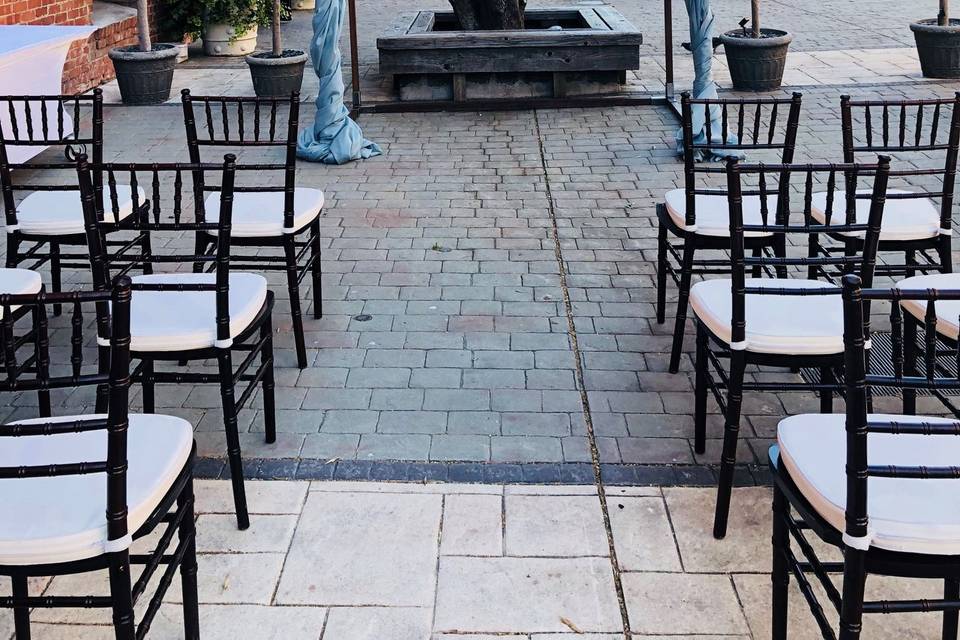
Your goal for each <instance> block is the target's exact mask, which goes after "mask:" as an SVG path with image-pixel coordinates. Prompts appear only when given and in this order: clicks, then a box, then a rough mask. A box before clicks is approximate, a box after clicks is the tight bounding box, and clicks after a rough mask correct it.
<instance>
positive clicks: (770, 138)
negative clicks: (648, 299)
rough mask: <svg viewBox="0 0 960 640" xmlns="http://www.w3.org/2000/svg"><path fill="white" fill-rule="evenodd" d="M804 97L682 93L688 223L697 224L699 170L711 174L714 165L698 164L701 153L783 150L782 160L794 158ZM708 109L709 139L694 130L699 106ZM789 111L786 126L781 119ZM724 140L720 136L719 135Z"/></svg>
mask: <svg viewBox="0 0 960 640" xmlns="http://www.w3.org/2000/svg"><path fill="white" fill-rule="evenodd" d="M802 99H803V96H802V94H800V93H794V94H793V96H792V97H790V98H709V99H707V98H693V97H691V96H690V93H689V92H686V91H685V92H684V93H683V94H681V96H680V111H681V114H680V115H681V118H682V126H681V131H682V136H683V178H684V189H685V190H686V221H685V222H686V224H687V226H694V225H696V223H697V219H696V196H695V193H694V191H695V189H696V188H697V178H698V174H703V173H710V172H711V170H710V168H709V165H710V164H711V163H698V162H697V157H698V156H699V155H700V154H703V153H709V151H710V150H711V149H714V150H725V151H731V152H736V151H763V150H773V151H777V150H779V151H780V158H779V160H780V162H781V163H783V164H790V163H791V162H793V156H794V152H795V151H796V146H797V130H798V128H799V124H800V106H801V102H802ZM696 106H701V107H702V108H703V113H704V115H705V117H704V132H705V133H706V136H705V138H704V139H703V140H700V139H698V138H697V137H696V136H695V135H694V132H693V120H694V111H695V109H694V107H696ZM717 111H719V118H720V127H719V131H718V130H716V127H714V126H713V122H712V119H713V116H716V115H718V114H717ZM783 111H786V112H787V117H786V122H785V124H784V126H783V127H782V128H781V127H779V118H780V117H781V113H782V112H783ZM717 134H719V135H720V138H719V139H716V140H715V137H716V135H717Z"/></svg>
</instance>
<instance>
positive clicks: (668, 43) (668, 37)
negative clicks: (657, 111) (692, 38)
mask: <svg viewBox="0 0 960 640" xmlns="http://www.w3.org/2000/svg"><path fill="white" fill-rule="evenodd" d="M663 47H664V51H663V53H664V57H665V59H664V67H665V68H666V72H667V77H666V78H665V79H664V87H665V89H666V98H667V100H673V97H674V92H673V2H672V0H663Z"/></svg>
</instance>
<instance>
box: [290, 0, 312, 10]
mask: <svg viewBox="0 0 960 640" xmlns="http://www.w3.org/2000/svg"><path fill="white" fill-rule="evenodd" d="M293 8H294V9H295V10H297V11H313V10H314V9H316V8H317V0H293Z"/></svg>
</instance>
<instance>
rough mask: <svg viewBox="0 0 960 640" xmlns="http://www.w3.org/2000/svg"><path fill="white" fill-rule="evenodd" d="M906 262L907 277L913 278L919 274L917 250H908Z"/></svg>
mask: <svg viewBox="0 0 960 640" xmlns="http://www.w3.org/2000/svg"><path fill="white" fill-rule="evenodd" d="M905 262H906V264H907V269H906V274H907V277H908V278H912V277H913V276H915V275H917V252H916V251H915V250H913V249H911V250H910V251H907V255H906V261H905Z"/></svg>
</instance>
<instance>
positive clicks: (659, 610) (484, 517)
mask: <svg viewBox="0 0 960 640" xmlns="http://www.w3.org/2000/svg"><path fill="white" fill-rule="evenodd" d="M248 495H249V497H250V508H251V511H252V512H253V513H254V514H255V515H253V517H252V524H251V528H250V529H249V530H248V531H245V532H241V531H237V529H236V527H235V521H234V518H233V516H232V513H231V505H232V503H231V500H230V489H229V486H228V484H227V483H226V482H223V481H200V482H198V491H197V511H198V514H199V515H198V518H197V527H198V542H197V544H198V549H199V552H200V556H199V565H200V573H199V575H200V602H201V630H202V634H203V637H204V638H205V640H234V639H236V638H243V640H308V639H309V640H494V639H498V640H501V639H503V638H509V639H512V640H528V639H530V640H574V639H575V638H584V639H585V640H621V639H623V638H624V637H625V633H624V631H625V629H627V630H629V631H631V632H632V637H634V638H647V639H653V638H659V639H664V638H667V637H673V638H676V637H684V638H697V639H698V640H708V639H709V640H720V639H721V638H726V639H737V640H747V639H751V638H752V639H755V640H761V639H765V638H768V637H769V632H768V627H769V597H770V596H769V577H768V575H767V574H766V572H767V571H768V567H769V562H770V561H769V557H770V549H769V535H770V533H769V528H770V522H769V520H770V519H769V513H770V492H769V490H768V489H765V488H750V489H738V490H737V492H736V494H735V496H734V505H735V511H734V513H735V515H734V518H733V522H732V527H731V531H730V533H729V536H728V538H727V539H726V540H725V541H722V542H718V541H716V540H714V539H713V538H712V537H711V536H710V534H709V526H710V515H711V514H712V510H713V509H712V505H713V498H714V492H713V491H712V490H710V489H695V488H669V487H665V488H660V487H657V486H646V487H617V488H608V489H607V490H606V499H607V504H608V509H609V523H610V530H611V531H612V538H611V539H612V547H611V539H608V536H607V528H606V527H605V524H604V518H603V511H602V509H601V503H600V499H599V496H598V494H597V491H596V489H595V488H594V487H593V486H550V487H545V486H518V485H457V484H390V483H351V482H314V483H312V484H311V483H308V482H280V481H272V482H251V483H249V484H248ZM138 544H144V543H143V542H141V543H138ZM611 550H613V551H615V553H616V558H617V564H616V566H615V565H614V564H613V562H612V560H611ZM178 583H179V580H175V581H174V584H175V586H174V587H173V588H172V589H171V591H170V592H169V593H168V597H167V603H166V604H164V605H163V607H162V608H161V609H160V613H159V614H158V617H157V619H156V622H155V623H154V626H153V627H152V629H151V635H150V637H151V638H156V639H158V640H165V639H174V638H178V637H181V627H180V625H181V611H180V608H179V606H178V602H179V594H178V591H177V590H178V588H179V587H178V586H176V585H178ZM868 584H869V589H870V592H871V595H872V596H877V597H890V596H891V595H892V594H894V593H897V592H902V589H903V588H904V587H905V586H907V585H905V584H902V583H893V582H891V581H888V580H884V579H877V580H873V579H871V582H869V583H868ZM105 585H106V580H105V577H103V576H99V575H98V576H87V577H83V578H77V577H72V578H56V579H54V580H52V581H48V580H37V581H35V583H34V585H33V588H34V589H35V591H37V592H40V591H42V592H43V593H47V594H65V593H71V594H74V595H81V594H99V593H103V592H104V589H105ZM911 586H912V593H913V595H914V596H917V595H918V594H921V595H922V594H926V593H927V591H926V590H925V589H926V587H925V586H920V587H919V591H918V587H917V586H916V585H911ZM7 588H8V587H7V585H6V584H4V585H2V586H0V593H4V590H5V589H7ZM938 589H939V587H938V586H937V585H933V584H931V585H930V588H929V595H930V596H931V597H935V596H936V592H937V590H938ZM618 593H622V595H623V606H621V603H620V601H619V599H618ZM793 596H794V600H793V602H794V604H795V605H796V606H795V607H794V608H793V612H792V619H791V638H796V639H797V640H808V639H809V640H813V639H814V638H817V637H819V636H818V634H817V633H816V628H815V625H814V624H813V621H812V618H810V617H809V615H808V614H807V613H806V611H805V609H804V608H803V603H802V601H801V598H800V596H799V593H796V592H795V593H794V594H793ZM33 620H34V622H35V627H34V631H35V635H34V637H35V638H36V639H37V640H50V639H60V638H64V639H65V638H70V639H72V640H101V639H104V640H105V639H107V638H112V637H113V635H112V631H111V630H110V628H109V627H108V626H106V625H108V624H109V613H108V612H105V611H100V610H43V611H37V612H35V613H34V614H33ZM881 623H882V624H881ZM627 625H628V626H627ZM938 625H939V618H938V616H936V615H925V616H917V615H907V616H903V615H900V616H883V617H882V620H881V619H878V618H877V617H873V618H870V617H868V618H867V625H866V629H865V637H868V638H872V639H887V638H890V639H893V638H898V639H901V640H903V639H913V638H917V639H919V638H932V637H939V635H938V634H939V628H938ZM11 632H12V621H11V619H10V615H9V614H8V613H7V612H3V613H0V638H2V639H3V640H7V638H8V637H9V636H10V634H11Z"/></svg>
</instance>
